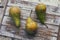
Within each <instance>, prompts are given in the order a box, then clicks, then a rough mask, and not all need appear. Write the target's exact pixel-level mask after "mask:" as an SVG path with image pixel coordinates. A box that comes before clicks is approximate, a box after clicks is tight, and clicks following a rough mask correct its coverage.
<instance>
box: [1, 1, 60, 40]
mask: <svg viewBox="0 0 60 40" xmlns="http://www.w3.org/2000/svg"><path fill="white" fill-rule="evenodd" d="M22 3H23V2H22ZM28 4H29V3H28ZM30 4H31V3H30ZM30 4H29V5H28V6H27V5H26V4H21V3H20V4H11V3H8V4H7V7H6V9H5V10H6V11H5V15H4V17H3V20H2V25H1V30H0V34H1V35H3V36H8V37H12V38H17V39H20V40H57V33H58V28H59V27H58V25H59V23H60V21H59V20H60V14H59V12H53V11H51V10H55V8H56V7H55V6H51V5H50V6H48V5H47V12H46V13H47V16H46V19H47V20H46V22H45V23H46V24H47V25H48V27H49V29H47V28H46V27H45V26H44V25H41V23H39V20H38V22H37V23H38V31H37V34H36V35H35V37H30V39H29V38H28V37H27V35H26V32H25V24H26V19H27V18H28V17H29V16H30V11H31V9H33V14H31V17H32V19H36V18H37V16H36V14H35V12H34V11H35V9H34V8H35V6H36V5H35V4H37V3H32V5H30ZM11 6H19V7H20V8H21V27H20V29H19V30H18V29H17V28H16V27H15V26H14V25H13V23H12V21H11V18H10V17H9V8H10V7H11ZM31 6H32V7H31ZM49 9H50V10H49ZM36 20H37V19H36ZM57 20H58V21H57ZM46 34H48V35H50V36H48V35H46Z"/></svg>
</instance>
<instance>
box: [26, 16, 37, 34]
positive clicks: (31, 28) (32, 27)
mask: <svg viewBox="0 0 60 40" xmlns="http://www.w3.org/2000/svg"><path fill="white" fill-rule="evenodd" d="M36 30H37V23H36V22H35V21H33V20H32V19H31V18H30V17H28V18H27V20H26V31H27V32H28V33H29V34H34V33H35V31H36Z"/></svg>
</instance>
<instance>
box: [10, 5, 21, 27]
mask: <svg viewBox="0 0 60 40" xmlns="http://www.w3.org/2000/svg"><path fill="white" fill-rule="evenodd" d="M20 13H21V10H20V8H19V7H17V6H13V7H11V8H10V9H9V15H10V17H11V18H12V20H13V22H14V24H15V25H16V27H17V28H19V27H20Z"/></svg>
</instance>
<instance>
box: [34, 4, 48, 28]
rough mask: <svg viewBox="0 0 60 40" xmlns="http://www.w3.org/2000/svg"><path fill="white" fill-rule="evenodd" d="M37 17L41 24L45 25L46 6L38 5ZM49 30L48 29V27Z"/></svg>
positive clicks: (36, 9)
mask: <svg viewBox="0 0 60 40" xmlns="http://www.w3.org/2000/svg"><path fill="white" fill-rule="evenodd" d="M35 12H36V15H37V17H38V19H39V20H40V22H41V24H43V25H45V23H44V22H45V21H46V19H45V17H46V5H45V4H38V5H36V8H35ZM46 27H47V26H46ZM47 28H48V27H47Z"/></svg>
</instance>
